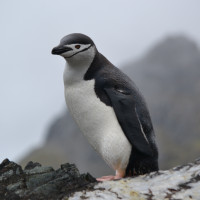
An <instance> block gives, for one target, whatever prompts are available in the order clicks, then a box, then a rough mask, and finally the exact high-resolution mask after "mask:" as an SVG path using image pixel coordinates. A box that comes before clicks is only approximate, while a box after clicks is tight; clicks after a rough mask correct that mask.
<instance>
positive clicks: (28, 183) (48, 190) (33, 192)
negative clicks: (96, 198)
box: [0, 159, 96, 200]
mask: <svg viewBox="0 0 200 200" xmlns="http://www.w3.org/2000/svg"><path fill="white" fill-rule="evenodd" d="M95 182H96V179H94V178H93V177H92V176H91V175H90V174H80V173H79V171H78V169H77V168H76V166H75V165H74V164H69V163H67V164H63V165H61V167H60V168H59V169H58V170H54V169H53V168H52V167H43V166H41V164H39V163H33V162H29V163H28V164H27V165H26V167H25V168H24V170H23V169H22V167H21V166H20V165H18V164H16V163H14V162H11V161H9V160H8V159H5V160H4V161H3V162H2V163H1V164H0V200H4V199H5V200H18V199H20V200H21V199H22V200H26V199H27V200H28V199H30V200H32V199H33V200H34V199H39V200H40V199H41V200H43V199H45V200H46V199H50V200H51V199H62V198H63V197H65V198H66V197H68V196H70V195H71V194H72V193H73V192H75V191H79V190H83V189H86V188H90V187H92V186H93V185H94V184H95ZM91 183H93V184H91ZM90 184H91V186H90Z"/></svg>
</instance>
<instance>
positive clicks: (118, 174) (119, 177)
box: [96, 170, 125, 181]
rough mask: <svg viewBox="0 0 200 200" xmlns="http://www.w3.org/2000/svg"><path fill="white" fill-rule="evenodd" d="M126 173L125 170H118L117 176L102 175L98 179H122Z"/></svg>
mask: <svg viewBox="0 0 200 200" xmlns="http://www.w3.org/2000/svg"><path fill="white" fill-rule="evenodd" d="M124 175H125V172H124V171H118V170H117V171H116V175H115V176H112V175H111V176H102V177H101V178H97V179H96V180H97V181H112V180H117V179H121V178H123V177H124Z"/></svg>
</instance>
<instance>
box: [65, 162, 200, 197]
mask: <svg viewBox="0 0 200 200" xmlns="http://www.w3.org/2000/svg"><path fill="white" fill-rule="evenodd" d="M66 199H67V198H66ZM79 199H87V200H92V199H98V200H106V199H107V200H115V199H123V200H129V199H133V200H182V199H184V200H191V199H195V200H198V199H200V158H199V159H197V160H196V161H195V162H194V163H189V164H187V165H183V166H179V167H175V168H173V169H171V170H167V171H159V172H153V173H150V174H147V175H143V176H138V177H135V178H125V179H121V180H118V181H108V182H103V183H99V184H97V185H95V186H94V187H93V188H92V189H91V188H90V189H87V190H84V191H80V192H76V193H74V194H73V195H72V196H71V197H70V198H69V200H79Z"/></svg>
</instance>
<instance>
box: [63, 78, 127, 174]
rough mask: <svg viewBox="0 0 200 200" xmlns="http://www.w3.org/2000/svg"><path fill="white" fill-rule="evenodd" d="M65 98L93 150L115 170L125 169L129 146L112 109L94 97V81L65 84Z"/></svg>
mask: <svg viewBox="0 0 200 200" xmlns="http://www.w3.org/2000/svg"><path fill="white" fill-rule="evenodd" d="M65 98H66V103H67V106H68V108H69V110H70V112H71V114H72V115H73V117H74V119H75V121H76V123H77V124H78V126H79V128H80V129H81V131H82V132H83V134H84V135H85V137H86V138H87V139H88V141H89V142H90V144H91V145H92V146H93V147H94V149H95V150H96V151H97V152H98V153H100V155H101V156H102V157H103V159H104V160H105V161H106V162H107V164H108V165H109V166H110V167H112V168H113V169H114V170H117V169H125V168H126V166H127V164H128V161H129V157H130V153H131V145H130V143H129V142H128V140H127V138H126V136H125V135H124V133H123V131H122V129H121V127H120V125H119V123H118V121H117V118H116V116H115V113H114V111H113V109H112V108H111V107H110V106H106V105H105V104H104V103H103V102H101V101H100V99H99V98H97V96H96V94H95V92H94V80H90V81H84V80H82V81H79V82H77V83H74V84H72V85H69V86H68V85H66V84H65Z"/></svg>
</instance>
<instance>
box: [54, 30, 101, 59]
mask: <svg viewBox="0 0 200 200" xmlns="http://www.w3.org/2000/svg"><path fill="white" fill-rule="evenodd" d="M96 52H97V50H96V47H95V44H94V42H93V41H92V39H91V38H90V37H88V36H86V35H84V34H80V33H72V34H69V35H67V36H65V37H64V38H62V39H61V41H60V44H59V45H58V46H56V47H54V48H53V49H52V54H54V55H60V56H62V57H64V58H65V60H66V61H68V62H76V61H78V62H80V61H87V60H88V59H89V60H90V59H93V58H94V56H95V54H96Z"/></svg>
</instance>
